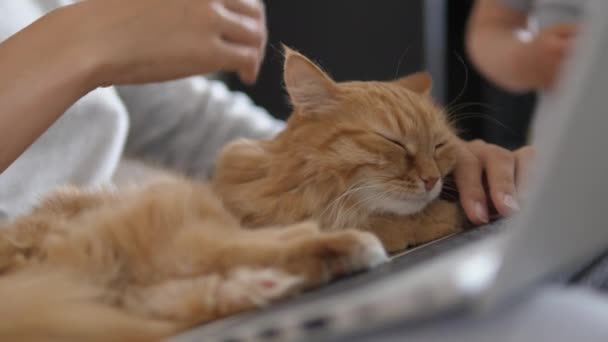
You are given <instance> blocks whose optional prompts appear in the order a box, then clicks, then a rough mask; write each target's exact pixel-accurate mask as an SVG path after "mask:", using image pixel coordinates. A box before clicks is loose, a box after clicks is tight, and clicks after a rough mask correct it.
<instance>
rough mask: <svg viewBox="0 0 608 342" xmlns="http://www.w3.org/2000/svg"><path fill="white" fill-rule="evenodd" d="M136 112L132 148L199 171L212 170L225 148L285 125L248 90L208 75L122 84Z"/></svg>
mask: <svg viewBox="0 0 608 342" xmlns="http://www.w3.org/2000/svg"><path fill="white" fill-rule="evenodd" d="M118 92H119V94H120V97H121V98H122V100H123V101H124V103H125V105H126V107H127V109H128V112H129V116H130V124H131V127H130V131H129V137H128V140H127V146H126V154H127V155H128V156H130V157H135V158H138V159H142V160H144V161H147V162H151V163H154V164H156V165H161V166H163V167H168V168H171V169H176V170H178V171H180V172H183V173H186V174H188V175H190V176H194V177H202V178H204V177H207V176H209V175H210V173H211V171H212V168H213V163H214V160H215V158H216V156H217V153H218V151H219V150H220V148H221V147H222V146H223V145H224V144H226V143H227V142H229V141H231V140H233V139H236V138H239V137H246V138H269V137H271V136H273V135H275V134H276V133H278V132H279V131H280V130H282V129H283V127H284V125H285V124H284V122H282V121H280V120H276V119H274V118H273V117H271V116H270V115H269V114H268V113H267V112H266V110H264V109H263V108H261V107H258V106H256V105H254V104H253V103H252V101H251V100H250V99H249V98H248V97H247V96H245V95H244V94H242V93H237V92H232V91H230V90H228V88H227V87H226V86H225V85H224V84H223V83H222V82H220V81H212V80H208V79H205V78H202V77H194V78H188V79H183V80H178V81H172V82H165V83H155V84H148V85H140V86H123V87H118Z"/></svg>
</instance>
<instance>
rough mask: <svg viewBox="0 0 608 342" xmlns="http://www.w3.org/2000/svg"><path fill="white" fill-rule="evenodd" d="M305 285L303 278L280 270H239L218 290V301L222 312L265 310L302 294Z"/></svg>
mask: <svg viewBox="0 0 608 342" xmlns="http://www.w3.org/2000/svg"><path fill="white" fill-rule="evenodd" d="M302 284H303V279H302V278H301V277H298V276H294V275H291V274H289V273H286V272H283V271H281V270H279V269H274V268H265V269H255V268H239V269H237V270H235V271H233V272H232V273H231V274H230V275H229V276H228V277H227V278H226V279H225V281H224V282H223V283H222V284H221V285H220V286H219V288H218V290H217V299H216V300H217V302H218V303H220V307H223V310H222V309H220V311H235V309H237V310H245V309H248V308H254V307H263V306H266V305H268V304H269V303H271V302H272V301H275V300H277V299H281V298H285V297H289V296H291V295H293V294H295V293H297V292H299V290H300V289H301V287H302Z"/></svg>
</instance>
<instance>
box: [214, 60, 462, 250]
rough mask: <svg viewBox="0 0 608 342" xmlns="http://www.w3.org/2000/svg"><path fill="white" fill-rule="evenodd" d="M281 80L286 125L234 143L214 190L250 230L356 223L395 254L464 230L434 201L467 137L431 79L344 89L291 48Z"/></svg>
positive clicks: (453, 210) (452, 207) (453, 207)
mask: <svg viewBox="0 0 608 342" xmlns="http://www.w3.org/2000/svg"><path fill="white" fill-rule="evenodd" d="M284 78H285V85H286V88H287V91H288V93H289V96H290V98H291V101H292V104H293V107H294V111H293V114H292V116H291V117H290V119H289V121H288V125H287V128H286V129H285V130H284V131H283V132H282V133H280V134H279V135H278V136H277V137H276V138H274V139H272V140H269V141H252V140H240V141H236V142H234V143H232V144H229V145H228V146H227V147H225V149H224V150H223V152H222V153H221V155H220V157H219V160H218V162H217V168H216V171H215V175H214V178H213V188H214V190H215V191H216V192H217V193H218V194H219V196H220V198H222V199H223V201H224V204H225V205H226V207H227V208H228V209H229V210H230V211H231V212H232V213H233V214H235V215H237V216H238V217H239V218H240V220H241V223H242V224H243V225H245V226H247V227H263V226H268V225H279V224H280V225H284V224H290V223H294V222H300V221H302V220H311V219H312V220H315V221H316V222H319V223H320V226H321V227H322V228H323V229H324V230H329V231H338V230H340V229H344V228H346V227H356V228H358V229H361V230H364V231H370V232H373V233H374V234H375V235H377V236H378V237H379V238H380V240H381V241H382V243H383V244H384V246H385V247H386V249H387V250H388V251H389V252H397V251H400V250H403V249H405V248H407V247H408V246H412V245H416V244H421V243H424V242H428V241H431V240H434V239H437V238H439V237H443V236H446V235H449V234H451V233H455V232H458V231H460V230H461V221H463V219H462V215H461V211H460V209H459V206H458V205H457V204H455V203H449V202H446V201H443V200H439V199H437V197H438V195H439V193H440V191H441V189H442V185H443V177H445V176H446V175H447V174H448V173H450V172H451V171H452V168H453V166H454V163H455V157H456V149H457V148H459V146H460V145H459V141H460V140H459V139H458V138H457V136H456V134H455V133H454V129H453V128H452V127H451V126H450V124H449V122H448V121H447V118H446V116H445V114H444V112H443V111H442V110H441V108H439V107H438V106H437V105H435V104H434V103H433V101H432V99H431V98H430V96H429V92H430V89H431V78H430V76H429V75H428V74H427V73H416V74H413V75H410V76H406V77H404V78H401V79H399V80H396V81H393V82H344V83H337V82H335V81H333V80H332V79H331V78H330V77H329V76H328V75H327V74H325V73H324V72H323V71H322V70H321V69H320V68H319V67H317V66H316V65H315V64H313V63H312V62H311V61H310V60H308V59H307V58H306V57H304V56H302V55H301V54H299V53H297V52H294V51H292V50H290V49H288V48H286V57H285V75H284Z"/></svg>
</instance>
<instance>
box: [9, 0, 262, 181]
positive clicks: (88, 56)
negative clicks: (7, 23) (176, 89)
mask: <svg viewBox="0 0 608 342" xmlns="http://www.w3.org/2000/svg"><path fill="white" fill-rule="evenodd" d="M265 44H266V26H265V16H264V10H263V6H262V3H261V2H260V1H259V0H172V1H164V0H129V1H124V0H88V1H83V2H79V3H77V4H75V5H71V6H67V7H63V8H61V9H59V10H56V11H54V12H51V13H50V14H48V15H46V16H45V17H43V18H41V19H40V20H38V21H36V22H35V23H33V24H32V25H30V26H29V27H27V28H26V29H24V30H22V31H21V32H19V33H17V34H15V35H14V36H12V37H11V38H9V39H8V40H7V41H5V42H3V43H2V44H0V172H3V171H4V170H5V169H6V168H7V167H8V166H9V165H10V164H11V163H12V162H13V161H14V160H15V159H16V158H17V157H18V156H19V155H20V154H21V153H23V151H24V150H25V149H26V148H27V147H28V146H29V145H30V144H31V143H32V142H33V141H34V140H35V139H36V138H37V137H38V136H39V135H40V134H42V133H43V132H44V130H46V129H47V128H48V127H49V126H50V125H51V124H52V123H53V122H54V121H55V120H56V119H57V118H58V117H59V116H60V115H61V114H62V113H63V112H64V111H65V110H66V109H67V108H68V107H70V106H71V105H72V104H73V103H74V102H75V101H76V100H78V99H79V98H80V97H82V96H83V95H85V94H86V93H88V92H89V91H91V90H93V89H95V88H96V87H98V86H101V85H116V84H138V83H146V82H155V81H165V80H172V79H177V78H181V77H185V76H190V75H196V74H203V73H208V72H213V71H219V70H226V71H236V72H238V73H239V75H240V76H241V78H242V79H243V80H245V81H248V82H252V81H254V80H255V78H256V76H257V71H258V68H259V65H260V63H261V60H262V58H263V51H264V46H265Z"/></svg>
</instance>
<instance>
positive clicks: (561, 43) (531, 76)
mask: <svg viewBox="0 0 608 342" xmlns="http://www.w3.org/2000/svg"><path fill="white" fill-rule="evenodd" d="M577 31H578V26H577V25H575V24H560V25H555V26H552V27H549V28H547V29H544V30H542V31H541V32H539V33H538V35H537V36H536V37H534V38H533V39H532V40H530V41H529V42H527V43H526V44H523V46H522V48H523V50H522V51H521V53H520V55H519V56H516V58H514V59H513V63H516V64H517V65H516V69H517V70H519V73H520V75H521V77H522V78H524V79H527V81H526V83H528V84H529V86H530V87H532V88H534V89H544V90H550V89H552V88H553V87H554V85H555V82H556V80H557V78H558V76H559V72H560V69H561V66H562V63H563V61H564V59H565V58H566V57H567V55H568V53H569V52H570V50H571V46H572V44H573V41H574V38H575V37H576V34H577Z"/></svg>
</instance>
